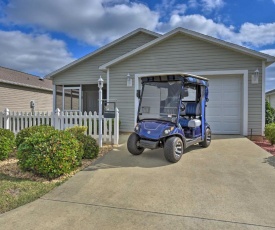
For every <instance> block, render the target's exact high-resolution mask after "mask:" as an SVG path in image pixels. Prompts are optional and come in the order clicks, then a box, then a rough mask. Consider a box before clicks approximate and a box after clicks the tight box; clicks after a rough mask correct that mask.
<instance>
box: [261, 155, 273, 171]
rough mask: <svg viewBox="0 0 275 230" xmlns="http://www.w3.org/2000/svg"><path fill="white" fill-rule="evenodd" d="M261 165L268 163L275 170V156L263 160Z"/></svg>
mask: <svg viewBox="0 0 275 230" xmlns="http://www.w3.org/2000/svg"><path fill="white" fill-rule="evenodd" d="M263 163H268V164H269V165H271V166H273V167H274V168H275V156H270V157H267V158H265V159H264V162H263Z"/></svg>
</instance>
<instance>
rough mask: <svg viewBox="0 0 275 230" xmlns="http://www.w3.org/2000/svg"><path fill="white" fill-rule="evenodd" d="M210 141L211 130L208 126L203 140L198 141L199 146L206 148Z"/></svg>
mask: <svg viewBox="0 0 275 230" xmlns="http://www.w3.org/2000/svg"><path fill="white" fill-rule="evenodd" d="M210 143H211V130H210V129H209V128H207V129H206V131H205V136H204V140H203V141H202V142H200V146H201V147H203V148H207V147H208V146H209V145H210Z"/></svg>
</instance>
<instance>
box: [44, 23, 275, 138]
mask: <svg viewBox="0 0 275 230" xmlns="http://www.w3.org/2000/svg"><path fill="white" fill-rule="evenodd" d="M274 62H275V57H272V56H269V55H267V54H263V53H260V52H257V51H254V50H250V49H247V48H245V47H242V46H238V45H235V44H232V43H228V42H225V41H222V40H219V39H216V38H213V37H210V36H206V35H203V34H200V33H197V32H194V31H190V30H187V29H183V28H177V29H174V30H172V31H170V32H168V33H166V34H164V35H160V34H156V33H154V32H151V31H148V30H145V29H138V30H135V31H133V32H131V33H129V34H127V35H125V36H123V37H121V38H120V39H118V40H116V41H114V42H112V43H110V44H108V45H106V46H104V47H102V48H100V49H98V50H96V51H95V52H93V53H91V54H89V55H87V56H85V57H83V58H81V59H79V60H76V61H75V62H72V63H71V64H69V65H67V66H65V67H63V68H61V69H59V70H57V71H55V72H53V73H51V74H49V75H48V76H47V77H48V78H50V79H52V80H53V84H54V97H55V95H56V93H55V92H56V89H57V88H58V87H62V88H63V90H70V88H71V87H73V89H74V90H76V91H77V92H78V93H79V101H80V103H79V107H78V110H80V111H84V110H87V111H89V110H92V111H93V110H96V109H97V106H98V104H97V103H98V88H97V81H98V79H99V76H100V75H101V76H102V77H103V79H104V94H105V95H106V97H105V98H107V99H109V100H117V107H118V108H119V111H120V119H121V131H133V128H134V125H135V123H136V112H137V107H138V98H137V97H136V96H135V95H136V90H137V89H139V87H140V77H142V75H143V74H148V73H156V74H157V73H167V72H186V73H192V74H197V75H201V76H203V77H207V78H209V79H210V87H209V90H210V92H209V99H210V101H209V103H208V105H207V120H208V122H209V123H210V125H211V129H212V131H213V133H215V134H241V135H244V136H246V135H248V134H249V135H250V133H251V130H252V134H253V135H263V131H264V125H265V68H266V67H267V66H269V65H270V64H272V63H274ZM256 70H257V71H256ZM255 71H256V72H258V73H259V78H258V79H257V78H256V81H253V82H252V79H254V80H255V78H254V77H253V75H255ZM127 76H128V77H127ZM129 77H130V78H131V79H132V81H133V84H128V83H130V82H129V81H128V80H127V79H128V78H129ZM53 106H54V108H57V103H54V105H53ZM70 109H71V108H66V107H65V104H64V103H63V105H62V110H70Z"/></svg>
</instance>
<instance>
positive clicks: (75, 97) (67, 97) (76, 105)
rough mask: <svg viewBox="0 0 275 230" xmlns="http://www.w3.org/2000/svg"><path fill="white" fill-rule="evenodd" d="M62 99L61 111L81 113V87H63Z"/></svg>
mask: <svg viewBox="0 0 275 230" xmlns="http://www.w3.org/2000/svg"><path fill="white" fill-rule="evenodd" d="M62 99H63V103H62V110H63V111H81V87H64V88H63V94H62Z"/></svg>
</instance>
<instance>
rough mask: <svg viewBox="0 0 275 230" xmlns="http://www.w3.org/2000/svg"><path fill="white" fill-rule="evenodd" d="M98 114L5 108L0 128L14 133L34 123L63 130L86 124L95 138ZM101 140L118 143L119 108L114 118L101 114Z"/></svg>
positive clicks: (1, 114)
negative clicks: (21, 110)
mask: <svg viewBox="0 0 275 230" xmlns="http://www.w3.org/2000/svg"><path fill="white" fill-rule="evenodd" d="M99 119H100V118H99V115H98V114H97V113H96V112H94V114H92V112H89V113H87V112H84V113H81V112H65V113H64V112H61V111H60V110H59V109H57V110H56V111H55V112H54V113H53V112H50V113H49V112H45V113H44V112H42V113H40V112H35V113H31V112H11V111H9V109H5V111H4V112H0V128H4V129H9V130H11V131H13V132H14V133H15V134H16V133H18V132H19V131H20V130H22V129H24V128H28V127H31V126H36V125H51V126H54V127H55V129H58V130H64V129H66V128H69V127H73V126H87V127H88V129H87V133H86V134H87V135H90V136H92V137H93V138H95V139H96V140H98V138H99V133H98V130H99V129H98V123H99ZM102 141H103V142H104V143H113V144H116V145H117V144H118V141H119V110H118V109H117V108H116V113H115V118H114V119H112V118H104V116H103V115H102Z"/></svg>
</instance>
